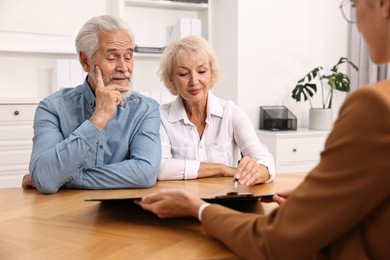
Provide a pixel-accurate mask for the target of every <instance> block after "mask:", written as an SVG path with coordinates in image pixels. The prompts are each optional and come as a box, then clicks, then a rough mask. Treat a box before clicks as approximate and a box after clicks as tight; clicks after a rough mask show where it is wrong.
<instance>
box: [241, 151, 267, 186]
mask: <svg viewBox="0 0 390 260" xmlns="http://www.w3.org/2000/svg"><path fill="white" fill-rule="evenodd" d="M235 178H237V179H238V180H239V183H240V184H242V185H247V186H249V185H253V184H257V183H264V182H266V181H268V180H269V178H270V175H269V171H268V168H267V167H265V166H264V165H261V164H258V163H257V162H256V160H255V159H253V158H250V157H248V156H245V157H244V158H242V159H241V161H240V163H239V164H238V167H237V172H236V175H235Z"/></svg>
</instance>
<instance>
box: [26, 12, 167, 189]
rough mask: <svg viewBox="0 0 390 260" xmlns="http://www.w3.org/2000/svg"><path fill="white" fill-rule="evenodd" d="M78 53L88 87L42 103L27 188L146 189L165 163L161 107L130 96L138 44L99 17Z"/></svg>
mask: <svg viewBox="0 0 390 260" xmlns="http://www.w3.org/2000/svg"><path fill="white" fill-rule="evenodd" d="M76 49H77V54H78V56H79V60H80V63H81V65H82V67H83V69H84V70H85V71H86V72H88V76H87V77H86V80H85V81H84V83H83V84H82V85H79V86H77V87H75V88H68V89H62V90H59V91H57V92H56V93H54V94H52V95H50V96H49V97H47V98H45V99H43V100H42V101H41V102H40V104H39V106H38V108H37V111H36V113H35V119H34V139H33V150H32V155H31V161H30V167H29V170H30V172H31V175H30V174H28V175H25V176H24V178H23V183H22V186H23V187H30V186H32V187H36V188H37V189H38V190H39V191H40V192H42V193H48V194H50V193H55V192H57V191H58V190H59V189H60V188H74V189H114V188H145V187H150V186H152V185H154V184H155V182H156V178H157V170H158V167H159V163H160V159H161V143H160V136H159V127H160V114H159V110H158V103H157V102H155V101H154V100H152V99H150V98H148V97H145V96H142V95H140V94H138V93H136V92H132V91H131V76H132V72H133V51H134V39H133V36H132V33H131V32H130V31H129V29H128V27H127V25H126V23H125V22H124V21H123V20H121V19H119V18H117V17H113V16H109V15H103V16H98V17H93V18H91V19H90V20H88V21H87V22H86V23H85V24H84V26H83V27H82V28H81V30H80V32H79V33H78V35H77V38H76Z"/></svg>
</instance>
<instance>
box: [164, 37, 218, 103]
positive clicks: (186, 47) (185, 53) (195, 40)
mask: <svg viewBox="0 0 390 260" xmlns="http://www.w3.org/2000/svg"><path fill="white" fill-rule="evenodd" d="M199 60H201V61H205V62H208V63H209V64H210V68H211V81H210V86H209V89H212V88H213V87H214V85H215V83H217V81H218V79H219V76H220V69H219V64H218V61H217V57H216V54H215V51H214V49H213V48H212V46H211V45H210V43H209V42H208V41H207V40H206V39H204V38H202V37H200V36H187V37H185V38H183V39H181V40H179V41H174V42H172V43H171V44H169V45H168V46H167V48H166V49H165V50H164V53H163V55H162V57H161V60H160V68H159V71H158V73H159V76H160V79H161V81H162V82H163V83H164V85H165V86H166V87H167V89H168V90H169V92H170V93H171V94H172V95H175V96H177V95H178V92H177V89H176V86H175V85H173V83H172V81H171V77H172V74H173V69H174V67H175V66H181V65H183V64H188V63H195V62H196V61H199Z"/></svg>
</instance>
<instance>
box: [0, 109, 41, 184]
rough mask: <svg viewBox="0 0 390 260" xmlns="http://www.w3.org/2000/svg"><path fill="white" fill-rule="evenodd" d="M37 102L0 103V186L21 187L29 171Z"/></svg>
mask: <svg viewBox="0 0 390 260" xmlns="http://www.w3.org/2000/svg"><path fill="white" fill-rule="evenodd" d="M35 109H36V104H11V105H0V188H4V187H19V186H20V185H21V180H22V176H23V175H24V174H26V173H27V172H28V165H29V161H30V156H31V149H32V138H33V127H32V121H33V117H34V113H35Z"/></svg>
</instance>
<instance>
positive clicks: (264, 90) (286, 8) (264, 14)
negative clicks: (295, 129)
mask: <svg viewBox="0 0 390 260" xmlns="http://www.w3.org/2000/svg"><path fill="white" fill-rule="evenodd" d="M234 8H235V14H231V10H232V9H234ZM223 9H225V10H226V15H224V16H222V17H218V16H215V19H219V21H218V20H217V21H215V22H214V23H215V24H221V23H222V22H223V20H221V19H224V20H225V21H226V22H227V25H228V26H227V27H226V30H217V29H214V30H213V32H214V36H213V39H214V41H213V44H214V46H215V48H216V51H217V55H218V57H219V58H220V60H221V63H222V64H221V65H222V69H223V70H224V76H225V77H224V78H223V79H222V80H221V81H220V83H219V84H218V85H217V86H216V87H215V89H214V92H215V93H216V94H217V95H218V96H220V97H223V98H225V99H233V100H234V101H235V102H237V103H238V105H239V106H240V107H242V108H243V109H244V111H245V112H246V113H247V114H248V115H249V117H250V118H251V120H252V123H253V125H254V126H255V127H256V128H258V126H259V110H260V108H259V107H260V106H265V105H285V106H287V107H288V108H289V109H290V110H291V111H292V112H293V113H294V114H295V115H296V116H297V117H298V126H300V127H306V126H307V125H308V108H309V103H296V102H295V100H293V99H292V98H291V92H292V90H293V88H294V86H295V84H296V81H297V80H299V79H300V78H302V77H303V76H304V75H305V74H306V73H307V72H308V71H310V70H311V69H313V68H314V67H316V66H323V67H324V68H325V69H329V68H330V67H331V66H333V65H334V64H335V63H336V62H337V61H338V59H339V58H340V57H341V56H346V55H347V24H346V22H345V21H344V20H343V18H342V16H341V13H340V10H339V2H338V1H321V0H295V1H288V0H272V1H269V0H215V6H214V12H215V13H223ZM235 19H236V21H234V20H235ZM234 23H236V24H237V26H236V27H235V26H230V25H231V24H234ZM236 40H238V42H237V43H236ZM236 45H237V46H238V50H237V51H235V46H236ZM229 56H232V57H229ZM233 56H234V57H233ZM226 57H229V58H226ZM227 60H230V61H235V60H236V63H235V64H234V65H233V64H226V63H225V62H226V61H227ZM235 69H236V71H234V70H235ZM344 96H345V94H344V93H337V94H336V97H335V99H336V100H335V102H334V113H335V115H334V118H335V117H336V115H337V112H338V109H339V104H340V102H342V100H343V97H344ZM319 104H320V103H318V106H319Z"/></svg>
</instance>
